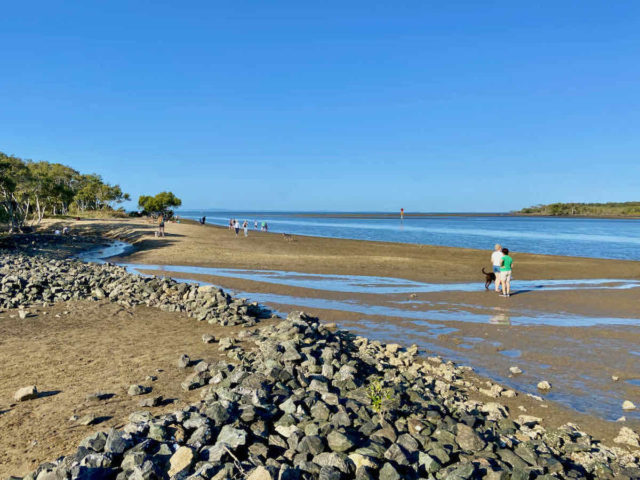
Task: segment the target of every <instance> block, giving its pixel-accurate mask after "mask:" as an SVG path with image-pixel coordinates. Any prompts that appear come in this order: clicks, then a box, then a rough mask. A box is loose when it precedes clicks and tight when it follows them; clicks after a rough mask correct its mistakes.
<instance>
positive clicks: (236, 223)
mask: <svg viewBox="0 0 640 480" xmlns="http://www.w3.org/2000/svg"><path fill="white" fill-rule="evenodd" d="M203 218H204V217H203ZM240 228H242V230H243V231H244V236H245V237H248V236H249V221H248V220H245V221H244V222H242V225H241V224H240V220H238V219H237V218H231V219H229V230H234V231H235V232H236V237H237V236H238V234H239V233H240ZM253 229H254V230H258V221H257V220H254V221H253ZM260 230H262V231H263V232H268V231H269V226H268V225H267V222H265V221H263V222H262V225H261V227H260Z"/></svg>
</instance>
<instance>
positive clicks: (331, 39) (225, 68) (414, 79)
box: [0, 1, 640, 211]
mask: <svg viewBox="0 0 640 480" xmlns="http://www.w3.org/2000/svg"><path fill="white" fill-rule="evenodd" d="M0 65H2V74H1V75H0V151H4V152H6V153H12V154H15V155H18V156H21V157H23V158H31V159H34V160H48V161H51V162H61V163H65V164H69V165H71V166H73V167H74V168H77V169H79V170H81V171H83V172H87V173H88V172H96V173H99V174H101V175H103V176H104V177H105V179H106V180H108V181H110V182H112V183H119V184H120V185H121V186H122V187H123V188H124V189H125V190H126V191H127V192H130V193H131V194H132V196H133V197H134V198H136V199H137V197H138V195H140V194H149V193H156V192H158V191H161V190H172V191H173V192H174V193H176V194H177V195H178V196H179V197H181V198H182V199H183V203H184V206H185V207H189V208H230V209H263V210H264V209H270V210H343V211H348V210H369V211H371V210H388V211H394V210H397V209H399V208H400V207H404V208H405V210H407V211H508V210H512V209H517V208H521V207H524V206H527V205H530V204H537V203H548V202H552V201H612V200H615V201H623V200H640V193H639V192H640V155H639V152H640V135H638V126H639V125H640V3H638V2H604V1H602V2H590V1H575V2H557V1H554V2H551V1H549V2H506V1H505V2H476V1H469V2H456V1H451V2H430V1H417V2H410V1H407V2H390V1H389V2H375V1H374V2H372V1H367V2H355V1H353V2H332V1H327V2H297V1H296V2H293V1H292V2H289V1H286V2H285V1H280V2H278V1H274V2H247V1H234V2H217V1H204V2H197V1H192V2H158V1H154V2H151V1H134V2H130V1H126V2H124V1H122V2H121V1H109V2H91V1H86V2H49V1H47V2H44V1H43V2H36V1H34V2H12V3H7V4H5V5H3V21H2V28H0ZM130 206H132V205H130Z"/></svg>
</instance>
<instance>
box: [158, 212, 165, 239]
mask: <svg viewBox="0 0 640 480" xmlns="http://www.w3.org/2000/svg"><path fill="white" fill-rule="evenodd" d="M158 237H164V215H162V214H160V216H159V217H158Z"/></svg>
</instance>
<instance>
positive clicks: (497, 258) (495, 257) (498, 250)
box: [491, 244, 504, 293]
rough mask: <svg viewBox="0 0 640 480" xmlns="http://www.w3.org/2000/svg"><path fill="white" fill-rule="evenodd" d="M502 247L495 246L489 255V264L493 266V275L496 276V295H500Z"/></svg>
mask: <svg viewBox="0 0 640 480" xmlns="http://www.w3.org/2000/svg"><path fill="white" fill-rule="evenodd" d="M502 257H504V254H503V253H502V245H500V244H496V246H495V247H494V251H493V253H492V254H491V264H492V265H493V273H495V275H496V282H495V285H496V293H500V266H501V265H502Z"/></svg>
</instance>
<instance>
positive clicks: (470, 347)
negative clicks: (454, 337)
mask: <svg viewBox="0 0 640 480" xmlns="http://www.w3.org/2000/svg"><path fill="white" fill-rule="evenodd" d="M458 347H460V348H465V349H467V350H470V349H472V348H473V345H469V344H468V343H460V344H459V345H458Z"/></svg>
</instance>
